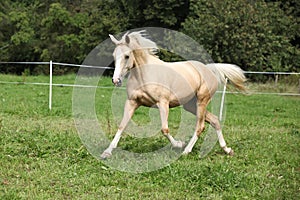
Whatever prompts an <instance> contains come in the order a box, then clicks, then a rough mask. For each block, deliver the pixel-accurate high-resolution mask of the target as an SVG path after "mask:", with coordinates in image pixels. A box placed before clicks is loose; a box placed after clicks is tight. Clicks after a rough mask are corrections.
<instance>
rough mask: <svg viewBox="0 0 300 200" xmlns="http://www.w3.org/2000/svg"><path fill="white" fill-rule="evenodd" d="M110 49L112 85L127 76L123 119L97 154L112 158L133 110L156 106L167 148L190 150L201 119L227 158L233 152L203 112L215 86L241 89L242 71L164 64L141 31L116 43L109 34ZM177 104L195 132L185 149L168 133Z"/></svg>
mask: <svg viewBox="0 0 300 200" xmlns="http://www.w3.org/2000/svg"><path fill="white" fill-rule="evenodd" d="M109 36H110V38H111V40H112V42H113V43H115V45H116V48H115V50H114V53H113V56H114V59H115V71H114V75H113V78H112V82H113V84H114V85H115V86H121V85H122V80H123V77H124V75H125V74H126V73H128V72H130V75H129V77H128V81H127V86H126V89H127V100H126V103H125V108H124V115H123V119H122V121H121V123H120V125H119V128H118V131H117V133H116V135H115V136H114V139H113V140H112V142H111V143H110V145H109V147H108V148H107V149H106V150H105V151H104V152H103V153H102V155H101V158H103V159H105V158H108V157H109V156H111V155H112V151H113V149H115V148H116V147H117V144H118V142H119V140H120V137H121V134H122V132H123V131H124V129H125V128H126V126H127V124H128V122H129V121H130V119H131V117H132V115H133V113H134V111H135V110H136V109H137V108H138V107H139V106H147V107H157V108H158V109H159V112H160V118H161V131H162V133H163V134H164V135H165V136H166V137H167V138H168V140H169V141H170V142H171V144H172V146H173V147H178V148H184V151H183V154H188V153H190V152H191V151H192V148H193V146H194V145H195V143H196V141H197V139H198V137H199V136H200V134H201V133H202V132H203V130H204V128H205V125H204V123H205V121H206V122H208V123H210V124H211V125H212V126H213V127H214V128H215V129H216V132H217V135H218V140H219V143H220V146H221V148H222V149H223V150H224V151H225V152H226V153H227V154H229V155H233V150H232V149H231V148H229V147H227V146H226V142H225V140H224V137H223V135H222V131H221V126H220V122H219V119H218V117H217V116H215V115H213V114H212V113H210V112H209V111H207V110H206V107H207V105H208V104H209V102H210V100H211V98H212V96H213V95H214V93H215V92H216V90H217V87H218V82H221V81H223V82H224V81H225V78H228V79H229V80H230V82H231V83H232V84H233V85H234V86H235V87H236V88H238V89H240V90H245V87H244V85H243V84H244V82H245V80H246V78H245V76H244V74H243V71H242V70H241V69H240V68H239V67H237V66H235V65H231V64H208V65H204V64H203V63H201V62H198V61H184V62H173V63H170V62H164V61H162V60H160V59H159V58H158V57H157V56H156V55H155V53H156V52H157V51H158V47H157V46H156V44H155V43H154V42H153V41H151V40H150V39H148V38H146V37H145V34H144V32H143V31H139V32H132V33H130V34H128V33H126V34H125V35H124V36H123V37H122V39H121V40H120V41H119V40H117V39H116V38H115V37H114V36H112V35H109ZM180 105H183V108H184V109H185V110H187V111H189V112H191V113H193V114H195V115H196V116H197V123H196V130H195V132H194V134H193V136H192V138H191V139H190V141H189V143H188V144H187V145H186V144H185V143H184V142H183V141H178V140H175V139H174V138H173V137H172V136H171V135H170V133H169V128H168V114H169V108H172V107H176V106H180Z"/></svg>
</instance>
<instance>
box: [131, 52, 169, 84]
mask: <svg viewBox="0 0 300 200" xmlns="http://www.w3.org/2000/svg"><path fill="white" fill-rule="evenodd" d="M133 53H134V56H135V61H134V62H135V63H134V65H135V68H133V69H132V70H131V73H130V79H132V80H134V82H136V81H137V82H138V83H140V82H143V81H144V80H145V76H147V74H146V73H147V71H148V70H147V67H150V66H147V65H161V64H162V63H163V61H162V60H160V59H159V58H157V57H155V56H153V55H151V54H148V53H147V52H145V51H144V50H135V51H134V52H133Z"/></svg>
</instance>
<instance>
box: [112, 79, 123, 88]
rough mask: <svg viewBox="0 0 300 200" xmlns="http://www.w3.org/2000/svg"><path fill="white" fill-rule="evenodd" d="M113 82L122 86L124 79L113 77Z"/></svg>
mask: <svg viewBox="0 0 300 200" xmlns="http://www.w3.org/2000/svg"><path fill="white" fill-rule="evenodd" d="M112 83H113V84H114V85H115V86H117V87H120V86H121V85H122V81H121V79H120V78H118V79H112Z"/></svg>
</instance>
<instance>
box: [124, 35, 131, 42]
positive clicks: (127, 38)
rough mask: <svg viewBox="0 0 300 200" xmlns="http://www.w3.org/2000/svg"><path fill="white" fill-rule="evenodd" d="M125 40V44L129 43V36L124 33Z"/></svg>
mask: <svg viewBox="0 0 300 200" xmlns="http://www.w3.org/2000/svg"><path fill="white" fill-rule="evenodd" d="M125 42H126V43H127V44H129V43H130V38H129V36H128V35H126V36H125Z"/></svg>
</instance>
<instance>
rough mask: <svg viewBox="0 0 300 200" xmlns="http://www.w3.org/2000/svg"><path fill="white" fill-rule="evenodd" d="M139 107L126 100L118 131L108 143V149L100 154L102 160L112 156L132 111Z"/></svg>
mask: <svg viewBox="0 0 300 200" xmlns="http://www.w3.org/2000/svg"><path fill="white" fill-rule="evenodd" d="M138 107H139V105H138V104H137V103H136V102H135V101H134V100H126V103H125V107H124V114H123V119H122V121H121V123H120V125H119V128H118V131H117V133H116V135H115V137H114V139H113V140H112V142H111V143H110V145H109V147H108V148H107V149H106V150H105V151H104V152H103V153H102V154H101V158H102V159H106V158H108V157H110V156H111V155H112V151H113V149H115V148H116V147H117V145H118V142H119V140H120V138H121V135H122V133H123V131H124V129H125V128H126V126H127V124H128V122H129V120H130V119H131V117H132V115H133V113H134V111H135V110H136V109H137V108H138Z"/></svg>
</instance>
